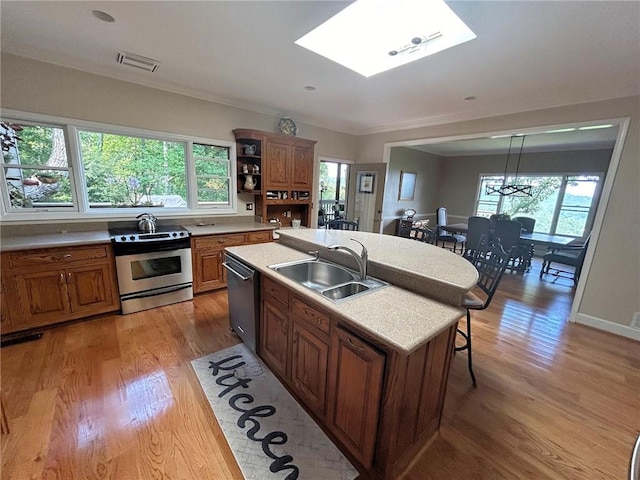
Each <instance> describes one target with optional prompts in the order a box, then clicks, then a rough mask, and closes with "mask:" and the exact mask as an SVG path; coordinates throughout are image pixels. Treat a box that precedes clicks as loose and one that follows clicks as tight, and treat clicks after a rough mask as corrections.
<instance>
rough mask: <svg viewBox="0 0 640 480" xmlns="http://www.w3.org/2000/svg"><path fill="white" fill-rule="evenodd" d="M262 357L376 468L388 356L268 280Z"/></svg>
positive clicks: (264, 289)
mask: <svg viewBox="0 0 640 480" xmlns="http://www.w3.org/2000/svg"><path fill="white" fill-rule="evenodd" d="M259 354H260V356H261V357H262V358H263V359H264V360H265V362H266V363H267V364H268V365H269V367H270V368H271V369H272V370H273V371H275V372H276V373H277V374H278V375H279V376H280V377H281V378H282V379H283V381H285V383H287V385H288V386H289V387H290V388H291V390H292V391H293V393H295V394H296V396H297V397H298V399H299V400H300V401H301V402H302V403H303V404H304V405H305V406H306V407H307V408H308V409H309V410H310V411H311V412H313V413H314V414H315V415H316V416H317V417H318V418H319V419H321V420H322V421H324V423H325V425H326V426H327V427H328V428H329V429H330V431H331V432H332V433H333V434H334V435H335V436H336V437H337V438H338V439H339V440H340V441H341V442H342V443H343V444H344V446H345V448H346V449H347V450H348V451H349V452H350V453H351V455H352V456H353V457H354V458H356V459H357V460H358V461H359V462H360V463H361V464H362V465H363V466H364V467H366V468H369V467H370V466H371V463H372V459H373V455H374V450H375V443H376V438H377V428H378V417H379V413H380V403H381V398H382V378H383V372H384V365H385V356H384V353H382V352H380V351H379V350H377V349H376V348H375V347H373V346H372V345H369V344H368V343H367V342H365V341H364V340H362V339H361V338H359V337H358V336H357V335H355V334H353V333H351V332H349V331H347V330H345V329H343V328H342V327H339V326H337V325H335V324H333V322H332V320H331V318H330V317H329V315H328V314H327V313H325V312H323V311H321V310H319V309H317V308H315V307H312V306H310V305H309V304H308V303H306V302H305V301H303V300H302V299H301V298H299V297H297V296H296V295H294V294H292V293H290V292H289V291H288V289H287V288H286V287H284V286H283V285H281V284H279V283H278V282H275V281H273V280H272V279H270V278H268V277H263V280H262V320H261V339H260V348H259Z"/></svg>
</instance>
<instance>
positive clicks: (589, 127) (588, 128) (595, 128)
mask: <svg viewBox="0 0 640 480" xmlns="http://www.w3.org/2000/svg"><path fill="white" fill-rule="evenodd" d="M611 127H613V124H611V123H609V124H607V125H587V126H586V127H578V130H598V129H600V128H611Z"/></svg>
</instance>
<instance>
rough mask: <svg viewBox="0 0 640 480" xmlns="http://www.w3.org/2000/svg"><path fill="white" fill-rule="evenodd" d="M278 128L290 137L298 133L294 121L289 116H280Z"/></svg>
mask: <svg viewBox="0 0 640 480" xmlns="http://www.w3.org/2000/svg"><path fill="white" fill-rule="evenodd" d="M278 128H280V131H281V132H282V133H284V134H285V135H289V136H290V137H295V136H296V135H297V134H298V127H297V126H296V124H295V122H294V121H293V120H292V119H291V118H289V117H282V118H281V119H280V123H279V124H278Z"/></svg>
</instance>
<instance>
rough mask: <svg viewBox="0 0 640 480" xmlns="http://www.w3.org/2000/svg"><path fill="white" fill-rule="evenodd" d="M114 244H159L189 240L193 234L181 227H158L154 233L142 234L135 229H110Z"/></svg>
mask: <svg viewBox="0 0 640 480" xmlns="http://www.w3.org/2000/svg"><path fill="white" fill-rule="evenodd" d="M109 235H111V239H112V240H113V242H114V243H135V242H158V241H166V240H179V239H183V238H188V237H190V236H191V233H190V232H189V231H188V230H187V229H186V228H184V227H181V226H180V225H158V226H157V227H156V231H155V232H153V233H142V232H139V231H138V230H137V229H135V228H128V227H124V228H110V229H109Z"/></svg>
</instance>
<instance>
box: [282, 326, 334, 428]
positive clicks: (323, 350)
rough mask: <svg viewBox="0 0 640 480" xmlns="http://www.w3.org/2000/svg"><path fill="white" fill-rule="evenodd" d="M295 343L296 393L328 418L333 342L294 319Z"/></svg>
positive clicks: (292, 377) (292, 342)
mask: <svg viewBox="0 0 640 480" xmlns="http://www.w3.org/2000/svg"><path fill="white" fill-rule="evenodd" d="M291 344H292V351H291V381H292V382H293V386H294V388H295V390H296V393H297V394H298V395H299V396H300V397H301V398H302V400H303V401H304V403H305V404H306V405H307V406H308V407H310V408H311V409H312V410H313V411H314V412H315V413H316V414H317V415H318V416H320V417H324V411H325V394H326V389H327V360H328V354H329V345H328V344H327V342H326V340H323V339H321V338H320V337H318V335H316V334H314V333H313V332H312V331H311V330H309V329H307V328H305V327H304V325H303V324H302V322H300V321H298V320H296V319H293V321H292V327H291Z"/></svg>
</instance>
